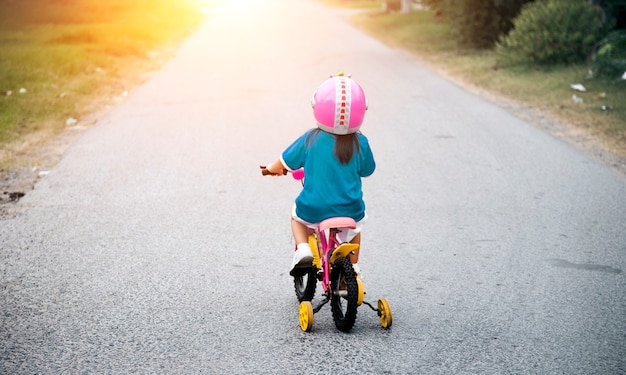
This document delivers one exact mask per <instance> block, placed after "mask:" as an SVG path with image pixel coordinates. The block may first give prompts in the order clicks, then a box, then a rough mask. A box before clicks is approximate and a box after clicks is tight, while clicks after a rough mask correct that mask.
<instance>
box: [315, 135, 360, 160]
mask: <svg viewBox="0 0 626 375" xmlns="http://www.w3.org/2000/svg"><path fill="white" fill-rule="evenodd" d="M321 131H323V130H321V129H319V128H318V129H314V130H313V131H312V132H311V133H309V136H308V137H307V139H306V140H307V144H308V143H309V142H310V141H311V140H312V138H313V137H315V136H317V134H318V133H319V132H321ZM334 136H335V157H337V159H339V162H340V163H341V164H348V163H349V162H350V159H352V155H354V151H355V150H356V152H357V153H358V152H360V151H361V145H360V144H359V138H358V137H357V133H352V134H344V135H336V134H334Z"/></svg>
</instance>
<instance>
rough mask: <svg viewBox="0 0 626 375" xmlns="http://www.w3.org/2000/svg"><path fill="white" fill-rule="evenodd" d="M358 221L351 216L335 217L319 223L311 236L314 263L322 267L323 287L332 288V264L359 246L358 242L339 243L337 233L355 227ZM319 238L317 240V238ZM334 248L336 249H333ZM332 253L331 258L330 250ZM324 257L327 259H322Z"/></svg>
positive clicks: (310, 242) (319, 267)
mask: <svg viewBox="0 0 626 375" xmlns="http://www.w3.org/2000/svg"><path fill="white" fill-rule="evenodd" d="M355 228H356V222H355V221H354V219H352V218H350V217H333V218H330V219H327V220H324V221H322V222H321V223H319V225H318V226H317V228H316V229H315V230H314V233H315V235H311V236H309V245H311V249H313V264H314V265H315V266H316V267H317V268H318V269H321V276H322V279H321V281H322V288H323V289H324V291H328V290H329V289H330V265H331V264H333V263H334V262H335V260H336V259H337V258H340V257H342V258H345V257H347V256H348V255H349V254H350V253H351V252H352V251H354V250H356V249H358V248H359V245H358V244H351V243H339V240H338V239H337V233H338V232H339V231H342V230H349V229H355ZM316 238H317V240H315V239H316ZM333 249H334V251H333ZM331 251H332V254H331V255H330V258H329V252H331ZM322 258H323V259H324V260H325V261H322Z"/></svg>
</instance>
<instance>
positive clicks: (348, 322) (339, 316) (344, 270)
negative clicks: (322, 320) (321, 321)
mask: <svg viewBox="0 0 626 375" xmlns="http://www.w3.org/2000/svg"><path fill="white" fill-rule="evenodd" d="M344 284H345V285H344ZM330 288H331V290H332V294H331V298H330V306H331V310H332V312H333V320H334V321H335V326H336V327H337V328H338V329H339V330H340V331H342V332H349V331H350V330H351V329H352V327H353V326H354V322H355V321H356V313H357V308H358V297H359V286H358V284H357V280H356V275H355V274H354V270H353V269H352V264H351V263H350V261H349V260H348V259H347V258H340V259H337V260H336V261H335V263H334V264H333V268H332V270H331V272H330Z"/></svg>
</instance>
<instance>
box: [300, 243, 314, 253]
mask: <svg viewBox="0 0 626 375" xmlns="http://www.w3.org/2000/svg"><path fill="white" fill-rule="evenodd" d="M296 249H297V250H298V251H300V250H308V251H309V252H310V253H312V251H311V246H310V245H309V244H308V243H306V242H303V243H299V244H298V246H296Z"/></svg>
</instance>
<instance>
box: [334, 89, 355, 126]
mask: <svg viewBox="0 0 626 375" xmlns="http://www.w3.org/2000/svg"><path fill="white" fill-rule="evenodd" d="M335 85H336V86H335V94H336V100H335V105H336V108H335V124H334V127H335V129H337V128H339V129H338V130H340V131H347V129H348V125H349V124H350V100H351V90H350V83H349V82H348V80H347V79H346V78H344V77H337V78H336V79H335Z"/></svg>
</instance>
